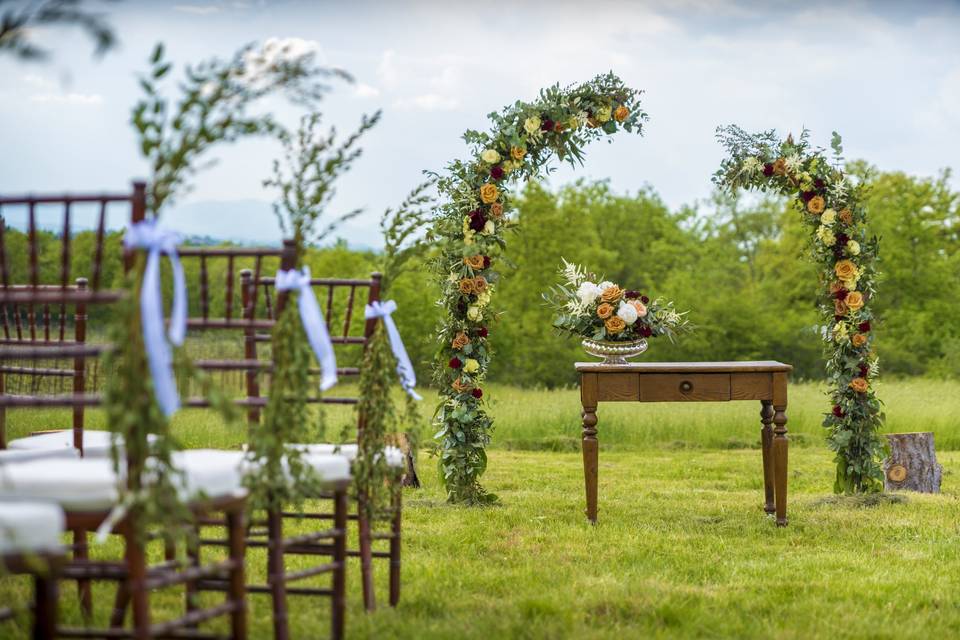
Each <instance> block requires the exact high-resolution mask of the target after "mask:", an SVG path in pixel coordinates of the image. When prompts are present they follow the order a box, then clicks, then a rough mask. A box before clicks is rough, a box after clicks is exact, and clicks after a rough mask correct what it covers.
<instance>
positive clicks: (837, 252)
mask: <svg viewBox="0 0 960 640" xmlns="http://www.w3.org/2000/svg"><path fill="white" fill-rule="evenodd" d="M833 257H834V258H836V259H837V260H842V259H843V245H841V244H839V243H838V244H837V245H835V246H834V247H833Z"/></svg>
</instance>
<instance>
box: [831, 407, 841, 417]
mask: <svg viewBox="0 0 960 640" xmlns="http://www.w3.org/2000/svg"><path fill="white" fill-rule="evenodd" d="M833 415H835V416H836V417H838V418H842V417H843V409H841V408H840V405H838V404H835V405H833Z"/></svg>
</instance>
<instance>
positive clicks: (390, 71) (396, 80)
mask: <svg viewBox="0 0 960 640" xmlns="http://www.w3.org/2000/svg"><path fill="white" fill-rule="evenodd" d="M396 57H397V52H396V51H394V50H393V49H387V50H386V51H384V52H383V55H382V56H381V57H380V64H379V65H377V77H378V78H379V79H380V82H381V84H383V85H384V86H385V87H387V88H388V89H392V88H393V87H396V86H397V85H398V84H400V70H399V69H397V65H396V62H395V60H396Z"/></svg>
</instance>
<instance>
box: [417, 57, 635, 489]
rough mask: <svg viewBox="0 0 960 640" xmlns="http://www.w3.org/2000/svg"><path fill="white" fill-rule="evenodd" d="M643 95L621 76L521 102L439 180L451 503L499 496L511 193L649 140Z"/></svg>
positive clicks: (443, 447) (439, 365)
mask: <svg viewBox="0 0 960 640" xmlns="http://www.w3.org/2000/svg"><path fill="white" fill-rule="evenodd" d="M640 93H641V92H640V91H637V90H635V89H631V88H629V87H627V86H625V85H624V84H623V82H622V81H621V80H620V78H618V77H617V76H616V75H614V74H613V73H608V74H605V75H600V76H597V77H596V78H594V79H593V80H591V81H589V82H586V83H584V84H581V85H576V86H571V87H566V88H561V87H560V86H559V85H555V86H553V87H550V88H548V89H544V90H541V91H540V96H539V98H538V99H537V100H536V101H534V102H530V103H527V102H519V101H518V102H516V103H514V104H513V105H511V106H509V107H506V108H505V109H503V110H502V111H501V112H499V113H496V112H495V113H491V114H490V115H489V116H488V117H489V118H490V120H491V121H492V123H493V127H492V129H491V130H490V131H489V132H487V133H480V132H477V131H467V132H466V133H465V134H464V136H463V138H464V140H465V141H466V142H467V144H468V145H470V147H471V151H472V157H471V159H469V160H467V161H460V160H457V161H454V162H451V163H450V164H448V165H447V169H446V172H445V174H444V175H442V176H437V187H438V190H439V192H440V194H441V196H442V197H443V203H442V204H441V205H440V207H439V208H438V209H437V215H436V216H435V218H434V221H433V226H432V229H431V234H430V238H431V240H433V241H435V242H436V243H437V245H438V246H439V252H438V256H437V257H436V259H435V260H434V261H433V265H432V266H433V269H434V272H435V273H436V275H437V280H438V281H439V283H440V287H441V290H442V295H441V298H440V300H439V301H438V304H439V305H440V306H442V307H443V309H444V311H445V312H446V318H445V319H444V320H443V321H441V323H440V325H439V327H438V331H437V340H438V344H439V345H440V346H439V349H438V351H437V355H436V358H435V362H434V368H433V379H434V382H435V383H436V385H437V386H438V388H439V390H440V397H441V402H440V405H439V406H438V408H437V412H436V414H435V425H436V426H437V428H438V430H437V433H436V435H435V438H436V439H438V440H439V457H440V461H439V467H440V477H441V479H442V480H443V483H444V485H445V486H446V490H447V498H448V500H449V501H450V502H458V503H467V504H485V503H490V502H494V501H496V496H494V495H493V494H490V493H488V492H487V491H485V490H484V489H483V487H482V486H480V482H479V479H480V476H481V475H482V474H483V472H484V470H485V469H486V464H487V456H486V452H485V447H486V445H487V444H488V443H489V442H490V435H491V431H492V427H493V419H492V418H491V417H490V416H489V415H488V414H487V412H486V411H485V409H484V406H485V403H486V400H485V398H484V394H483V388H482V385H483V381H484V378H485V376H486V372H487V368H488V366H489V363H490V358H491V355H492V348H491V345H490V342H489V340H490V332H491V330H490V328H489V326H488V325H490V324H491V323H493V322H495V321H496V320H497V318H498V317H499V315H500V314H499V313H498V312H495V311H493V310H492V309H491V307H490V302H491V298H492V294H493V291H494V289H495V288H496V285H497V282H498V280H499V277H500V276H499V274H498V272H497V271H496V265H497V264H498V262H499V261H500V260H501V258H502V255H503V252H504V250H505V248H506V242H505V235H506V232H507V231H510V230H513V229H515V227H516V222H515V221H514V220H513V219H511V217H510V213H511V198H512V196H511V192H510V188H511V185H513V184H515V183H516V181H517V180H518V179H520V178H523V179H526V180H529V179H530V178H536V177H538V176H540V175H542V174H543V173H546V172H549V171H550V168H549V167H548V163H549V161H550V160H551V159H552V157H553V156H554V155H556V156H557V158H559V159H560V160H565V161H567V162H569V163H570V164H571V165H574V166H576V165H577V164H582V163H583V147H585V146H586V144H587V143H589V142H591V141H593V140H597V139H599V138H602V137H604V136H607V135H610V134H613V133H616V132H617V131H619V130H621V129H622V130H625V131H627V132H636V133H638V134H639V133H642V123H643V122H644V121H645V120H646V119H647V114H646V113H644V112H643V111H641V110H640V109H639V107H638V105H639V97H640Z"/></svg>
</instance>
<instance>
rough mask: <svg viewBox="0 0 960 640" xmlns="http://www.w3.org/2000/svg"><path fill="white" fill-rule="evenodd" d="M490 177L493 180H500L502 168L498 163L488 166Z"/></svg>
mask: <svg viewBox="0 0 960 640" xmlns="http://www.w3.org/2000/svg"><path fill="white" fill-rule="evenodd" d="M490 177H491V178H493V179H494V180H500V179H501V178H503V169H502V168H501V167H500V166H499V165H498V166H496V167H490Z"/></svg>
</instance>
